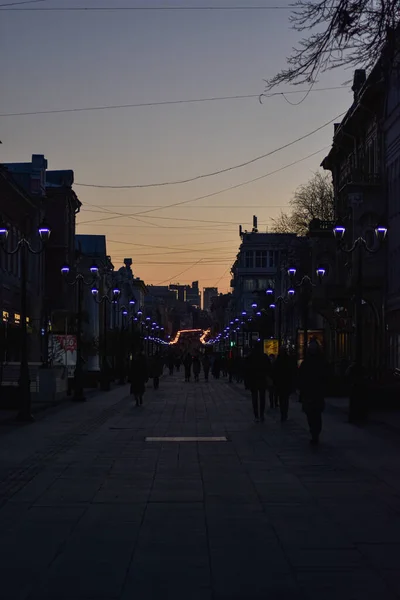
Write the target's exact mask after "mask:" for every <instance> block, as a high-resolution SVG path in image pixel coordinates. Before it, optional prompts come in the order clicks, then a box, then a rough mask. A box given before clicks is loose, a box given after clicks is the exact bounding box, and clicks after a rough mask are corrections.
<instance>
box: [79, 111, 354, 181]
mask: <svg viewBox="0 0 400 600" xmlns="http://www.w3.org/2000/svg"><path fill="white" fill-rule="evenodd" d="M344 114H345V112H342V113H340V114H339V115H336V117H333V119H330V120H329V121H327V122H326V123H323V124H322V125H320V126H319V127H317V128H316V129H313V130H312V131H309V132H308V133H305V134H304V135H302V136H300V137H298V138H296V139H295V140H292V141H291V142H288V143H287V144H284V145H283V146H279V148H275V149H274V150H270V151H269V152H266V153H265V154H260V155H259V156H255V157H254V158H251V159H249V160H247V161H245V162H242V163H239V164H237V165H232V166H230V167H226V168H224V169H219V170H217V171H211V172H210V173H202V174H201V175H195V176H194V177H188V178H186V179H178V180H175V181H159V182H152V183H143V184H132V185H101V184H96V183H82V182H76V183H75V185H77V186H81V187H91V188H102V189H111V190H112V189H115V190H123V189H141V188H150V187H163V186H167V185H181V184H183V183H190V182H191V181H198V180H199V179H206V178H208V177H215V176H216V175H221V174H222V173H228V172H229V171H235V170H237V169H242V168H243V167H247V166H248V165H251V164H253V163H255V162H257V161H259V160H262V159H263V158H267V157H268V156H272V155H273V154H276V153H277V152H280V151H281V150H285V149H286V148H289V147H290V146H293V145H294V144H297V143H298V142H301V141H302V140H305V139H306V138H308V137H310V136H312V135H314V133H317V132H318V131H321V129H324V128H325V127H327V126H328V125H330V124H331V123H333V122H334V121H336V120H337V119H340V117H343V115H344Z"/></svg>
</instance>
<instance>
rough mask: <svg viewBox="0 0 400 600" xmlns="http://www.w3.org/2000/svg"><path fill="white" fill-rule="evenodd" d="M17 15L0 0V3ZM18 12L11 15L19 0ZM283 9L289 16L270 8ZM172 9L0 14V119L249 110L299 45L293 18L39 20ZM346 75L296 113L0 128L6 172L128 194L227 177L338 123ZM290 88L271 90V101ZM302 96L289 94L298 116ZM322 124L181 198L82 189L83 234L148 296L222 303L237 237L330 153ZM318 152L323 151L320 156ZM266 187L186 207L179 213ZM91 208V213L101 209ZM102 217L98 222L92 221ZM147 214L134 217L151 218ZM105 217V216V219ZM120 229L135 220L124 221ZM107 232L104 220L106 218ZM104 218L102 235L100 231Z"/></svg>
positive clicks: (193, 2)
mask: <svg viewBox="0 0 400 600" xmlns="http://www.w3.org/2000/svg"><path fill="white" fill-rule="evenodd" d="M6 1H9V2H11V1H12V0H0V4H1V3H3V4H4V3H5V2H6ZM15 1H16V0H15ZM268 3H269V5H271V6H272V5H273V6H280V7H284V6H287V5H288V4H289V3H288V2H283V0H268ZM172 4H173V6H179V5H180V6H185V7H188V6H215V7H221V6H235V5H236V6H238V5H241V6H247V7H250V6H254V5H256V4H257V5H259V6H267V5H268V4H267V2H264V3H263V2H262V1H261V0H258V2H256V1H249V0H224V1H220V0H206V1H205V0H187V1H185V2H183V1H182V0H180V2H174V3H169V5H170V6H171V5H172ZM71 6H74V7H79V6H81V7H83V6H86V7H107V6H108V7H111V6H113V7H116V6H118V7H135V6H136V7H139V6H146V7H151V6H168V4H167V3H165V2H162V1H161V0H159V2H158V4H157V3H156V1H155V0H141V1H140V2H139V1H138V0H46V1H44V2H37V3H35V4H33V3H32V4H30V5H28V4H26V5H20V6H17V7H16V8H24V7H25V8H28V7H30V8H32V9H35V11H36V12H35V11H34V10H18V11H16V10H14V11H13V12H12V11H11V10H7V11H4V10H3V14H1V15H0V35H1V38H0V39H1V42H0V48H1V55H2V64H1V90H2V91H1V95H0V114H1V115H4V114H5V113H16V112H33V111H45V110H52V109H54V110H56V109H71V108H80V107H94V106H105V105H121V104H135V103H155V102H162V101H174V100H189V99H198V98H210V97H215V96H232V95H248V94H249V95H250V94H254V95H256V96H257V95H258V94H260V93H261V92H262V91H263V89H264V81H263V80H264V79H265V78H268V77H271V76H272V75H274V74H275V73H276V72H277V71H278V70H280V69H281V68H282V67H284V66H285V63H286V56H287V55H288V54H289V53H290V49H291V47H292V46H293V45H294V44H295V43H296V40H297V39H298V38H297V35H296V34H295V33H294V32H293V31H291V30H290V28H289V21H288V17H289V14H290V11H288V10H268V11H267V10H263V11H258V10H250V9H249V10H240V11H228V10H225V11H215V10H214V11H195V10H193V11H189V10H182V11H176V10H170V11H150V10H147V11H117V10H115V11H111V12H108V11H87V12H83V11H82V12H73V11H71V12H61V11H54V12H51V11H43V10H37V9H39V8H49V7H56V8H61V7H71ZM351 77H352V73H351V72H343V71H341V72H339V71H335V72H331V73H328V74H325V75H323V76H321V77H320V79H319V81H318V83H317V84H316V85H315V88H314V91H313V92H312V93H310V94H309V96H308V97H307V98H306V99H305V101H304V102H302V103H301V104H299V105H298V106H292V105H290V104H289V103H288V102H287V101H286V100H285V98H284V97H283V96H275V97H273V98H266V99H265V100H264V102H263V104H260V103H259V101H258V98H257V97H254V98H247V99H236V100H221V101H213V102H201V103H200V102H199V103H188V104H174V105H163V106H145V107H134V108H116V109H109V110H98V111H84V112H67V113H58V114H57V113H55V114H43V115H40V114H39V115H27V116H1V117H0V139H1V140H2V142H3V144H2V145H1V146H0V161H1V162H5V163H6V162H26V161H29V160H30V158H31V155H32V154H44V155H45V156H46V158H47V160H48V164H49V169H73V170H74V172H75V182H76V184H78V183H88V184H97V185H137V184H139V185H140V184H148V183H153V182H162V181H174V180H180V179H187V178H190V177H195V176H197V175H199V174H202V173H208V172H213V171H216V170H219V169H224V168H226V167H229V166H232V165H236V164H239V163H242V162H245V161H248V160H250V159H251V158H253V157H256V156H257V155H260V154H265V153H267V152H269V151H271V150H273V149H275V148H277V147H279V146H282V145H284V144H286V143H288V142H290V141H292V140H294V139H295V138H297V137H300V136H303V135H304V134H306V133H308V132H309V131H311V130H313V129H316V128H317V127H319V126H320V125H322V124H324V123H326V122H327V121H329V120H331V119H334V118H335V117H336V116H338V115H339V114H340V113H342V112H344V111H345V110H347V108H348V107H349V106H350V104H351V101H352V96H351V92H350V91H349V87H344V88H342V89H338V90H328V91H318V90H319V88H325V87H334V86H339V85H341V84H342V83H343V82H344V81H346V80H349V79H351ZM288 89H289V90H290V89H291V90H293V89H300V90H304V86H300V87H299V88H288V87H286V88H279V89H277V90H276V91H284V90H288ZM302 97H304V93H297V94H291V95H290V96H289V97H288V99H289V100H290V102H298V101H299V100H301V99H302ZM332 134H333V124H330V125H328V126H327V127H325V128H323V129H322V130H321V131H319V132H318V133H316V134H315V135H312V136H310V137H308V138H307V139H305V140H303V141H301V142H299V143H297V144H295V145H292V146H290V147H289V148H287V149H285V150H282V151H280V152H277V153H275V154H273V155H272V156H270V157H267V158H265V159H263V160H259V161H257V162H255V163H254V164H251V165H249V166H246V167H244V168H240V169H236V170H232V171H228V172H226V173H224V174H220V175H217V176H215V177H210V178H205V179H200V180H198V181H194V182H190V183H185V184H181V185H170V186H162V187H150V188H142V189H138V188H136V189H119V190H118V189H101V188H91V187H81V186H78V185H76V184H75V187H74V189H75V191H76V193H77V194H78V197H79V198H80V200H81V202H82V203H83V207H82V212H81V214H80V216H79V220H78V233H88V234H101V233H102V234H106V235H107V248H108V252H109V254H111V256H112V259H113V262H114V264H115V266H116V267H119V266H120V264H121V263H122V260H123V258H124V257H132V259H133V270H134V273H135V275H137V276H140V277H141V278H142V279H144V280H145V282H146V283H150V284H159V283H164V284H167V283H170V282H171V283H172V282H180V283H187V282H191V281H193V280H197V279H198V280H199V282H200V286H201V287H204V286H215V285H218V287H219V288H220V291H227V290H228V288H229V280H230V275H229V270H230V267H231V265H232V263H233V261H234V259H235V256H236V253H237V250H238V246H239V243H240V239H239V235H238V225H239V224H242V225H243V226H244V227H245V228H247V227H249V228H250V227H251V221H252V215H253V214H255V215H257V216H258V221H259V229H260V230H264V231H265V230H266V228H267V227H268V225H270V224H271V218H273V217H274V216H277V214H278V213H279V211H280V207H282V208H283V209H285V207H286V206H287V204H288V202H289V200H290V198H291V197H292V195H293V192H294V190H295V188H296V187H297V186H298V185H299V184H301V183H304V182H306V181H307V180H308V179H309V178H310V176H311V175H312V172H313V171H316V170H317V169H318V166H319V164H320V162H321V160H322V158H323V156H324V152H326V151H327V148H328V147H329V145H330V143H331V140H332ZM318 151H319V152H318ZM316 152H318V153H317V154H316V155H315V156H313V157H311V158H309V159H307V160H305V161H303V162H300V163H298V164H296V165H294V166H292V167H289V168H287V169H285V170H283V171H281V172H279V173H276V174H273V175H271V176H269V177H265V178H263V179H261V180H259V181H257V182H255V183H251V184H249V185H244V186H241V187H238V188H237V189H233V190H231V191H227V192H224V193H221V194H218V195H214V196H212V197H209V198H206V199H202V200H198V201H195V202H192V203H187V204H184V205H183V206H176V207H170V208H163V207H167V206H168V205H170V204H173V203H177V202H182V201H184V200H190V199H194V198H197V197H199V196H204V195H207V194H211V193H213V192H217V191H219V190H222V189H224V188H227V187H230V186H235V185H238V184H240V183H242V182H245V181H247V180H249V179H252V178H256V177H261V176H262V175H266V174H267V173H270V172H271V171H274V170H276V169H279V168H281V167H283V166H284V165H287V164H289V163H292V162H294V161H297V160H299V159H301V158H303V157H306V156H308V155H310V154H312V153H316ZM99 207H100V208H99ZM102 207H103V208H102ZM154 207H157V210H154V211H152V212H149V213H147V214H143V215H142V216H139V215H138V216H136V217H132V214H133V213H140V212H143V211H145V210H146V209H149V208H154ZM109 211H112V212H111V213H110V212H109ZM121 215H131V216H121ZM110 217H113V218H110ZM101 219H102V220H101Z"/></svg>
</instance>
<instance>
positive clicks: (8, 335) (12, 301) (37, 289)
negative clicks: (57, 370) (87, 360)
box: [0, 165, 44, 364]
mask: <svg viewBox="0 0 400 600" xmlns="http://www.w3.org/2000/svg"><path fill="white" fill-rule="evenodd" d="M10 167H11V166H10ZM28 181H29V180H28ZM29 189H32V190H35V189H37V188H36V186H34V185H32V188H31V187H30V183H29ZM38 189H39V192H38V193H37V195H31V194H30V193H29V192H28V191H27V189H26V188H25V186H23V185H22V182H21V179H20V178H18V177H15V176H14V173H13V170H12V168H7V167H5V166H3V165H1V166H0V217H1V219H2V220H3V222H4V224H5V225H6V226H7V227H8V230H9V235H8V239H7V242H6V244H5V248H4V249H3V248H0V305H1V317H2V320H1V362H2V364H3V363H7V362H15V361H18V360H19V359H20V346H21V344H20V323H21V253H20V252H15V253H14V254H12V255H11V254H7V253H6V252H5V250H7V251H8V252H10V251H13V250H15V249H16V248H17V244H18V242H19V241H20V240H21V237H22V236H23V237H25V238H26V239H27V240H28V242H29V244H30V245H31V247H32V249H34V250H39V249H40V247H41V244H40V238H39V235H38V228H39V224H40V223H41V220H42V217H43V205H42V201H43V197H44V190H43V189H42V188H40V186H39V187H38ZM26 261H27V314H28V352H29V360H30V361H31V362H40V361H41V359H42V348H41V325H42V318H43V289H44V261H43V254H32V253H30V252H27V253H26Z"/></svg>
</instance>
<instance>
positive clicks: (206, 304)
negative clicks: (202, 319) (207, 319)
mask: <svg viewBox="0 0 400 600" xmlns="http://www.w3.org/2000/svg"><path fill="white" fill-rule="evenodd" d="M217 296H218V288H216V287H206V288H203V310H206V311H207V312H211V307H212V301H213V298H216V297H217Z"/></svg>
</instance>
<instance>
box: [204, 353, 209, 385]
mask: <svg viewBox="0 0 400 600" xmlns="http://www.w3.org/2000/svg"><path fill="white" fill-rule="evenodd" d="M203 371H204V379H205V380H206V381H208V375H209V373H210V358H209V356H208V354H206V355H205V356H204V358H203Z"/></svg>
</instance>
